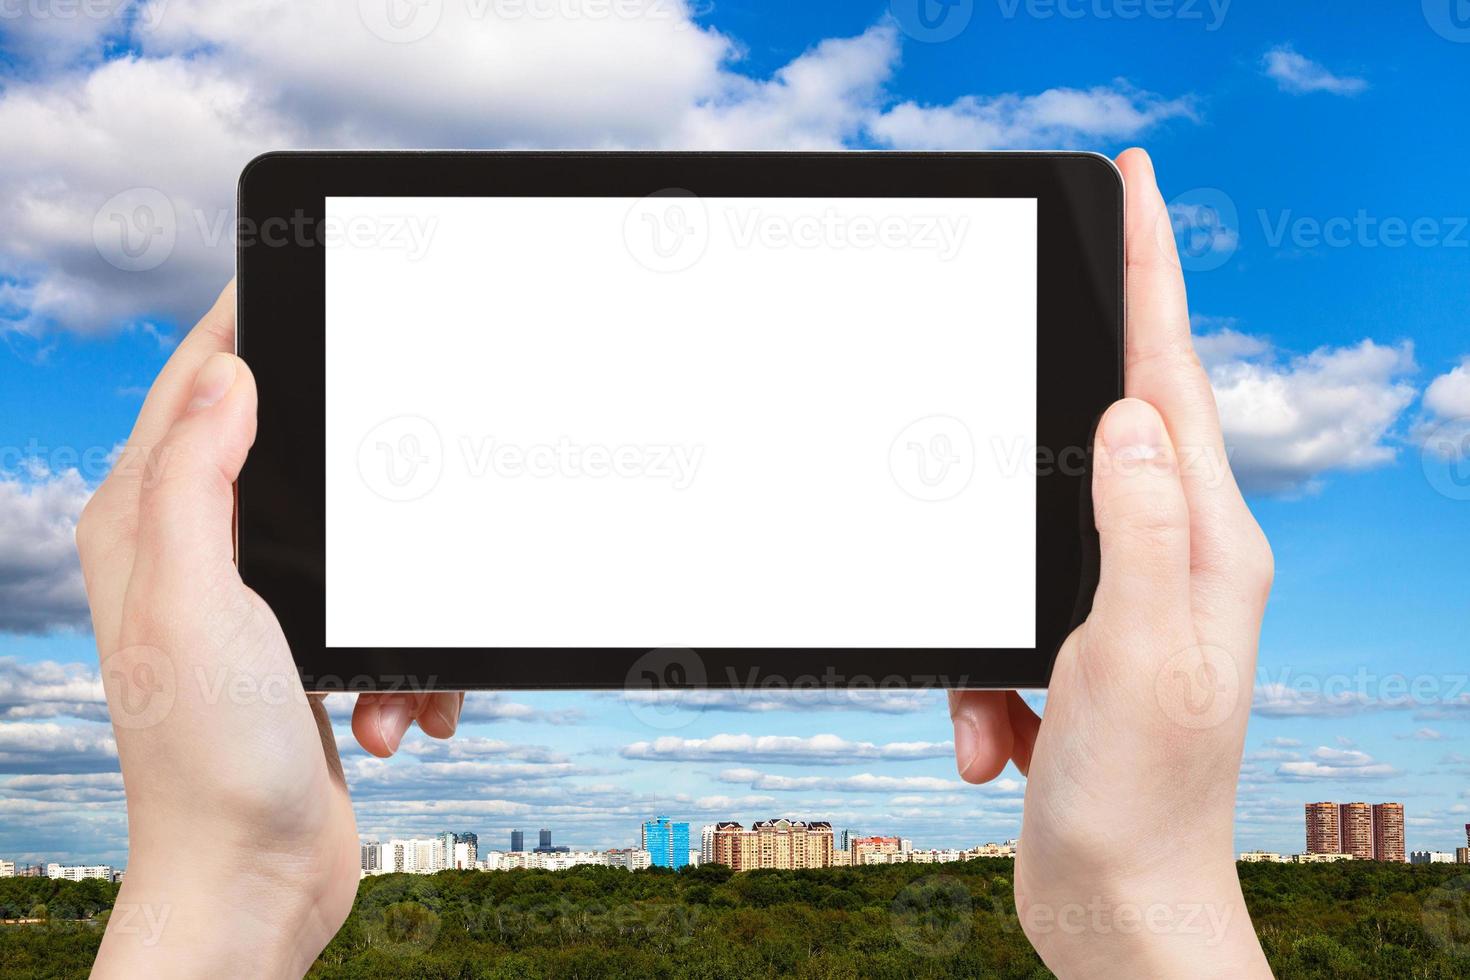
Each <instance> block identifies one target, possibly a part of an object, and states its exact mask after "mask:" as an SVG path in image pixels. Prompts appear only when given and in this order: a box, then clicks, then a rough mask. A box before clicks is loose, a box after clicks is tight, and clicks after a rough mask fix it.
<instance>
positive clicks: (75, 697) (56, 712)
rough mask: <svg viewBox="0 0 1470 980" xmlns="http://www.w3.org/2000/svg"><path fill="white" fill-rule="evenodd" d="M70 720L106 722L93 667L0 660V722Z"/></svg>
mask: <svg viewBox="0 0 1470 980" xmlns="http://www.w3.org/2000/svg"><path fill="white" fill-rule="evenodd" d="M57 717H72V718H85V719H88V720H91V721H107V720H108V714H107V702H106V700H105V699H104V697H103V694H102V680H101V678H100V677H99V676H98V674H97V670H96V668H95V667H93V666H90V665H84V664H79V663H69V664H62V663H57V662H56V661H54V660H42V661H39V662H34V663H27V662H23V661H20V660H17V659H16V658H14V657H0V719H6V720H10V721H20V720H35V719H38V718H57Z"/></svg>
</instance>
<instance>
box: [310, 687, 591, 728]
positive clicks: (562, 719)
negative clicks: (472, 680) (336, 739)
mask: <svg viewBox="0 0 1470 980" xmlns="http://www.w3.org/2000/svg"><path fill="white" fill-rule="evenodd" d="M356 703H357V696H356V695H355V694H347V693H341V692H337V693H333V694H328V695H327V697H326V706H327V715H328V717H330V718H331V719H332V720H333V721H337V722H346V721H350V720H351V719H352V709H353V705H355V704H356ZM583 716H584V715H583V712H582V711H580V710H578V709H576V708H561V709H553V710H547V709H545V708H537V707H533V706H531V705H529V704H526V703H524V702H522V701H512V700H511V699H510V698H508V697H506V696H505V695H504V694H501V693H499V692H496V691H470V692H469V693H467V694H466V695H465V696H464V707H463V708H461V709H460V713H459V720H460V723H461V724H465V723H471V722H485V723H493V722H497V721H523V722H539V723H542V724H548V725H575V724H576V723H578V722H579V721H581V720H582V718H583Z"/></svg>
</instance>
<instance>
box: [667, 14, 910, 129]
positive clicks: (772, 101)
mask: <svg viewBox="0 0 1470 980" xmlns="http://www.w3.org/2000/svg"><path fill="white" fill-rule="evenodd" d="M898 53H899V41H898V31H897V30H896V29H895V28H894V27H893V26H892V25H890V24H886V23H885V24H879V25H877V26H875V27H872V28H869V29H868V30H867V31H866V32H865V33H863V34H861V35H859V36H858V37H855V38H837V39H829V40H826V41H823V42H821V43H820V44H818V45H817V46H816V47H815V48H813V49H812V50H811V51H808V52H807V53H806V54H803V55H802V56H801V57H799V58H797V59H796V60H794V61H792V62H791V63H790V64H788V65H786V66H785V67H783V68H781V69H780V70H778V71H777V72H776V74H775V75H774V76H773V77H772V78H771V79H770V80H769V81H752V80H750V79H746V78H742V77H740V76H733V75H732V76H729V77H728V78H727V79H726V80H725V85H724V91H723V92H721V93H720V94H719V95H717V96H716V97H714V98H712V99H705V100H700V101H699V102H698V103H697V104H696V105H694V106H693V107H692V108H691V109H689V110H687V111H686V112H684V113H682V118H681V119H680V121H679V124H678V127H677V129H676V130H675V131H674V133H673V134H671V137H665V138H664V139H663V140H661V143H662V144H663V145H665V146H679V147H698V148H700V149H711V150H732V149H746V150H749V149H783V150H835V149H841V148H842V147H843V146H844V145H846V144H847V143H849V142H851V141H852V140H854V139H856V138H858V137H859V136H860V135H861V134H862V133H863V131H864V128H865V127H867V126H868V125H869V124H870V123H871V122H872V120H873V112H874V107H875V106H876V105H877V103H878V102H879V100H880V97H881V95H882V90H883V85H884V83H885V82H887V81H888V78H889V76H890V75H892V73H893V68H894V66H895V65H896V63H897V61H898Z"/></svg>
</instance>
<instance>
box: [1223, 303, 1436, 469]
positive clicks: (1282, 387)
mask: <svg viewBox="0 0 1470 980" xmlns="http://www.w3.org/2000/svg"><path fill="white" fill-rule="evenodd" d="M1196 349H1197V350H1198V351H1199V354H1200V358H1201V360H1203V361H1204V363H1205V367H1206V368H1207V369H1208V371H1209V374H1210V382H1211V384H1212V385H1213V386H1214V389H1215V401H1216V402H1217V403H1218V404H1219V406H1220V417H1221V423H1222V425H1223V426H1224V429H1225V441H1226V444H1227V446H1228V448H1229V450H1230V453H1231V456H1230V460H1231V466H1232V468H1233V469H1234V471H1235V475H1236V477H1237V478H1238V479H1239V480H1240V482H1241V485H1242V486H1243V487H1245V488H1246V489H1248V490H1259V491H1265V492H1276V493H1281V492H1297V491H1302V490H1310V489H1314V488H1315V487H1316V486H1317V485H1318V483H1319V478H1320V477H1321V476H1322V475H1323V474H1325V473H1329V472H1332V471H1339V470H1364V469H1371V468H1373V467H1377V466H1384V465H1387V464H1389V463H1392V462H1393V461H1394V460H1395V458H1396V456H1397V451H1396V448H1395V446H1394V445H1393V444H1392V442H1391V438H1390V437H1391V434H1392V432H1393V429H1394V426H1395V425H1396V423H1398V421H1399V418H1400V416H1401V415H1402V414H1403V412H1404V410H1405V409H1406V408H1407V407H1408V406H1409V404H1410V403H1411V402H1413V400H1414V397H1415V394H1416V391H1415V388H1414V386H1413V385H1412V384H1409V383H1408V382H1407V381H1405V380H1403V379H1404V376H1405V375H1407V374H1409V373H1410V372H1412V371H1413V370H1414V369H1415V366H1414V351H1413V345H1411V344H1410V343H1408V342H1403V343H1399V344H1396V345H1393V346H1387V345H1383V344H1378V343H1375V342H1373V341H1372V340H1363V341H1362V342H1360V343H1358V344H1356V345H1354V346H1351V347H1321V348H1318V349H1317V350H1315V351H1313V352H1312V353H1310V354H1306V355H1301V356H1294V357H1285V358H1283V357H1281V356H1278V354H1277V352H1276V350H1275V348H1274V347H1272V346H1271V345H1270V344H1269V343H1268V342H1266V341H1264V340H1262V339H1261V338H1256V337H1251V336H1248V335H1244V334H1240V333H1238V332H1236V331H1233V330H1223V331H1220V332H1219V333H1216V334H1210V335H1206V336H1202V337H1199V338H1197V339H1196Z"/></svg>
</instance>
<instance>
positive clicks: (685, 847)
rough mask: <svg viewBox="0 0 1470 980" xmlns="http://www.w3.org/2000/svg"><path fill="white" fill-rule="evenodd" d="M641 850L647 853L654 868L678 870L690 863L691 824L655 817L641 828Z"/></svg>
mask: <svg viewBox="0 0 1470 980" xmlns="http://www.w3.org/2000/svg"><path fill="white" fill-rule="evenodd" d="M639 849H640V850H644V851H647V852H648V854H649V860H651V861H652V862H653V865H654V867H658V868H673V869H675V870H678V869H679V868H682V867H684V865H686V864H688V863H689V824H687V823H679V822H675V821H673V820H670V819H669V818H668V817H654V818H653V819H652V820H645V821H644V822H643V824H642V826H641V827H640V828H639Z"/></svg>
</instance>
